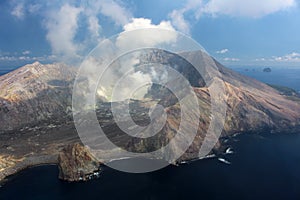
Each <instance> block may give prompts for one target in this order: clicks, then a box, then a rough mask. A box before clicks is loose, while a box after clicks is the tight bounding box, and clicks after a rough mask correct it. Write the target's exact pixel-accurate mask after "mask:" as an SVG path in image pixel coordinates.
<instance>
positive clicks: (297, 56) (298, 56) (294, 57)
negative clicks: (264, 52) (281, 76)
mask: <svg viewBox="0 0 300 200" xmlns="http://www.w3.org/2000/svg"><path fill="white" fill-rule="evenodd" d="M271 61H276V62H300V53H297V52H293V53H291V54H287V55H284V56H273V57H272V59H271Z"/></svg>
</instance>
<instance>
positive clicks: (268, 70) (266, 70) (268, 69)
mask: <svg viewBox="0 0 300 200" xmlns="http://www.w3.org/2000/svg"><path fill="white" fill-rule="evenodd" d="M263 72H272V70H271V68H270V67H266V68H264V69H263Z"/></svg>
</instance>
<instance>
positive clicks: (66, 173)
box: [58, 143, 101, 181]
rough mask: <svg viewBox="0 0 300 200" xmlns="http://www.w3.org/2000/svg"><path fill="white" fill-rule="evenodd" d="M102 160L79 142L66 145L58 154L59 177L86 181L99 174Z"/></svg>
mask: <svg viewBox="0 0 300 200" xmlns="http://www.w3.org/2000/svg"><path fill="white" fill-rule="evenodd" d="M100 164H101V163H100V162H99V161H97V159H95V158H94V157H93V155H92V154H91V153H90V151H89V150H88V149H87V148H86V147H84V146H83V145H81V144H79V143H75V144H70V145H68V146H66V147H65V148H64V149H63V150H62V151H61V152H60V154H59V156H58V167H59V178H60V179H62V180H67V181H80V180H82V181H86V180H89V179H91V178H93V177H94V176H98V174H99V170H100Z"/></svg>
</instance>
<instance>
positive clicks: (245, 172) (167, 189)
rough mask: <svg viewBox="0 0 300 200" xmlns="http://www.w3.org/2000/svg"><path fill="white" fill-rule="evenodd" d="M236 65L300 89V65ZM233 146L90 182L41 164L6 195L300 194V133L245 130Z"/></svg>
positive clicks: (6, 188) (14, 180)
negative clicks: (214, 154) (67, 178)
mask: <svg viewBox="0 0 300 200" xmlns="http://www.w3.org/2000/svg"><path fill="white" fill-rule="evenodd" d="M234 70H236V71H238V72H240V73H243V74H245V75H247V76H251V77H254V78H256V79H258V80H261V81H263V82H266V83H270V84H277V85H284V86H287V87H291V88H293V89H295V90H297V91H300V68H299V69H295V68H294V69H284V68H276V69H275V68H274V69H272V72H270V73H265V72H262V68H256V69H255V70H252V68H249V70H248V71H245V68H237V67H234ZM230 146H232V147H233V151H234V153H233V154H228V155H222V156H221V157H222V158H224V159H226V160H227V161H229V162H230V163H231V164H225V163H223V162H220V161H219V160H218V159H217V158H210V159H205V160H199V161H194V162H191V163H189V164H183V165H181V166H178V167H175V166H169V167H166V168H164V169H161V170H159V171H156V172H151V173H145V174H129V173H123V172H119V171H116V170H113V169H110V168H108V167H104V169H103V172H102V173H101V175H100V178H99V179H96V180H92V181H90V182H86V183H67V182H63V181H60V180H58V178H57V176H58V169H57V167H56V166H40V167H35V168H31V169H27V170H25V171H23V172H20V173H19V174H17V175H15V176H12V177H11V178H9V181H8V182H7V183H5V184H4V185H3V186H2V187H1V188H0V199H1V200H6V199H31V200H35V199H42V200H50V199H51V200H52V199H57V200H59V199H72V200H74V199H105V200H106V199H205V200H206V199H255V200H257V199H283V200H287V199H295V200H299V199H300V132H299V134H286V133H285V134H271V133H264V134H261V135H255V134H251V135H250V134H244V135H239V136H237V137H236V138H235V139H234V141H233V142H232V143H231V144H230Z"/></svg>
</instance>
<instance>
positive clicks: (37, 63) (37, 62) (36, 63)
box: [32, 61, 41, 65]
mask: <svg viewBox="0 0 300 200" xmlns="http://www.w3.org/2000/svg"><path fill="white" fill-rule="evenodd" d="M32 65H41V63H40V62H39V61H35V62H34V63H32Z"/></svg>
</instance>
